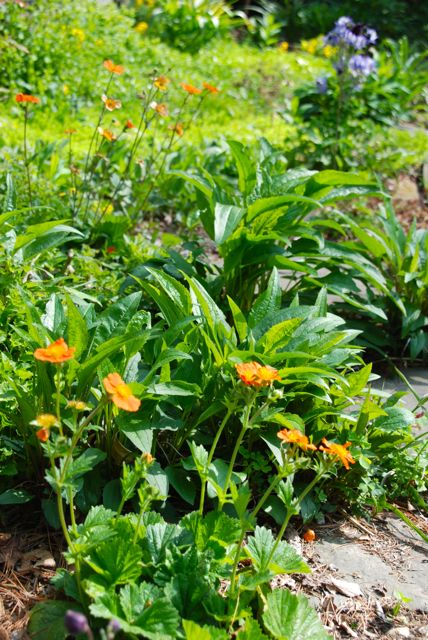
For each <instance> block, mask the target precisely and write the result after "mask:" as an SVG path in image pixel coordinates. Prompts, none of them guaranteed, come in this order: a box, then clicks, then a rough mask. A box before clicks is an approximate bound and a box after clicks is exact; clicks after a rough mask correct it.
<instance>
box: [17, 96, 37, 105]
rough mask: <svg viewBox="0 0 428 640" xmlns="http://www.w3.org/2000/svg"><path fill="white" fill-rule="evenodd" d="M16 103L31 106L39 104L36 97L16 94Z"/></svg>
mask: <svg viewBox="0 0 428 640" xmlns="http://www.w3.org/2000/svg"><path fill="white" fill-rule="evenodd" d="M15 100H16V102H31V103H32V104H39V102H40V98H37V96H31V95H29V94H28V93H17V94H16V96H15Z"/></svg>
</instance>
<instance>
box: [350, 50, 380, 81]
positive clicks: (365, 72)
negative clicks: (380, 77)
mask: <svg viewBox="0 0 428 640" xmlns="http://www.w3.org/2000/svg"><path fill="white" fill-rule="evenodd" d="M375 67H376V65H375V61H374V60H373V58H371V57H370V56H363V55H361V54H360V53H358V54H356V55H355V56H352V57H351V58H350V59H349V71H350V73H351V75H353V76H354V77H358V76H369V75H370V74H371V73H373V71H374V70H375Z"/></svg>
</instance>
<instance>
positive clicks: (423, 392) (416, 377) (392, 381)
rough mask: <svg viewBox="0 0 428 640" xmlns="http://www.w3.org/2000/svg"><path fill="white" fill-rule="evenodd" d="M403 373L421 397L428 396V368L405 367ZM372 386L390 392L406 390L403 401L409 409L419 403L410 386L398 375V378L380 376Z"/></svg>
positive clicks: (427, 407)
mask: <svg viewBox="0 0 428 640" xmlns="http://www.w3.org/2000/svg"><path fill="white" fill-rule="evenodd" d="M403 374H404V375H405V376H406V378H407V380H408V381H409V383H410V385H411V386H412V387H413V389H414V390H415V392H416V393H417V395H418V396H419V397H420V398H425V397H427V398H428V369H405V370H404V371H403ZM372 386H373V388H374V389H379V390H382V391H387V392H388V393H394V392H395V391H406V395H405V396H403V398H402V402H403V404H404V405H405V407H406V408H407V409H410V410H413V409H414V407H415V406H416V405H417V404H418V401H417V400H416V398H415V396H414V395H413V393H412V392H411V391H410V390H409V387H408V386H407V385H406V384H405V382H403V380H402V379H401V378H399V377H398V376H397V377H396V378H379V380H376V381H375V382H374V383H372ZM425 410H426V411H428V399H427V400H426V401H425Z"/></svg>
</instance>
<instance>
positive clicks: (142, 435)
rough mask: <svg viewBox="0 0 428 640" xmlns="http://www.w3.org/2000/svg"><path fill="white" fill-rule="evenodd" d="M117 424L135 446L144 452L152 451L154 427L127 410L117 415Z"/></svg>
mask: <svg viewBox="0 0 428 640" xmlns="http://www.w3.org/2000/svg"><path fill="white" fill-rule="evenodd" d="M116 424H117V425H118V427H119V429H120V431H121V432H122V433H124V434H125V435H126V437H127V438H128V440H130V441H131V442H132V444H133V445H134V447H136V448H137V449H138V450H139V451H141V452H142V453H146V452H147V453H150V451H151V450H152V444H153V429H152V428H151V425H150V424H145V423H144V421H142V420H141V418H137V417H135V416H133V415H131V414H129V413H128V412H126V411H123V412H121V413H120V414H119V415H118V416H117V418H116Z"/></svg>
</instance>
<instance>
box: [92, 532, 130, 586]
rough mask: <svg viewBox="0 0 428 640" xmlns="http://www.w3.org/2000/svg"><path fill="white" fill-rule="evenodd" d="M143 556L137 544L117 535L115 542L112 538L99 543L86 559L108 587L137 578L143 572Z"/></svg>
mask: <svg viewBox="0 0 428 640" xmlns="http://www.w3.org/2000/svg"><path fill="white" fill-rule="evenodd" d="M130 533H131V532H129V534H130ZM141 556H142V550H141V548H140V547H139V546H138V545H137V544H133V543H132V541H131V540H129V539H126V538H122V537H121V536H117V537H116V538H115V543H114V544H112V543H111V541H110V540H108V541H106V542H104V543H101V544H98V545H97V546H96V547H95V548H94V549H92V550H91V552H90V553H89V554H88V555H87V556H86V557H85V558H84V560H85V563H86V564H88V565H89V566H90V567H91V569H92V570H93V571H95V573H97V574H98V576H99V577H100V578H101V579H102V583H103V584H104V585H105V587H106V588H107V589H108V588H110V587H111V586H114V585H118V584H126V583H127V582H133V581H134V580H136V579H137V578H138V577H139V575H140V573H141V568H140V562H141Z"/></svg>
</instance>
